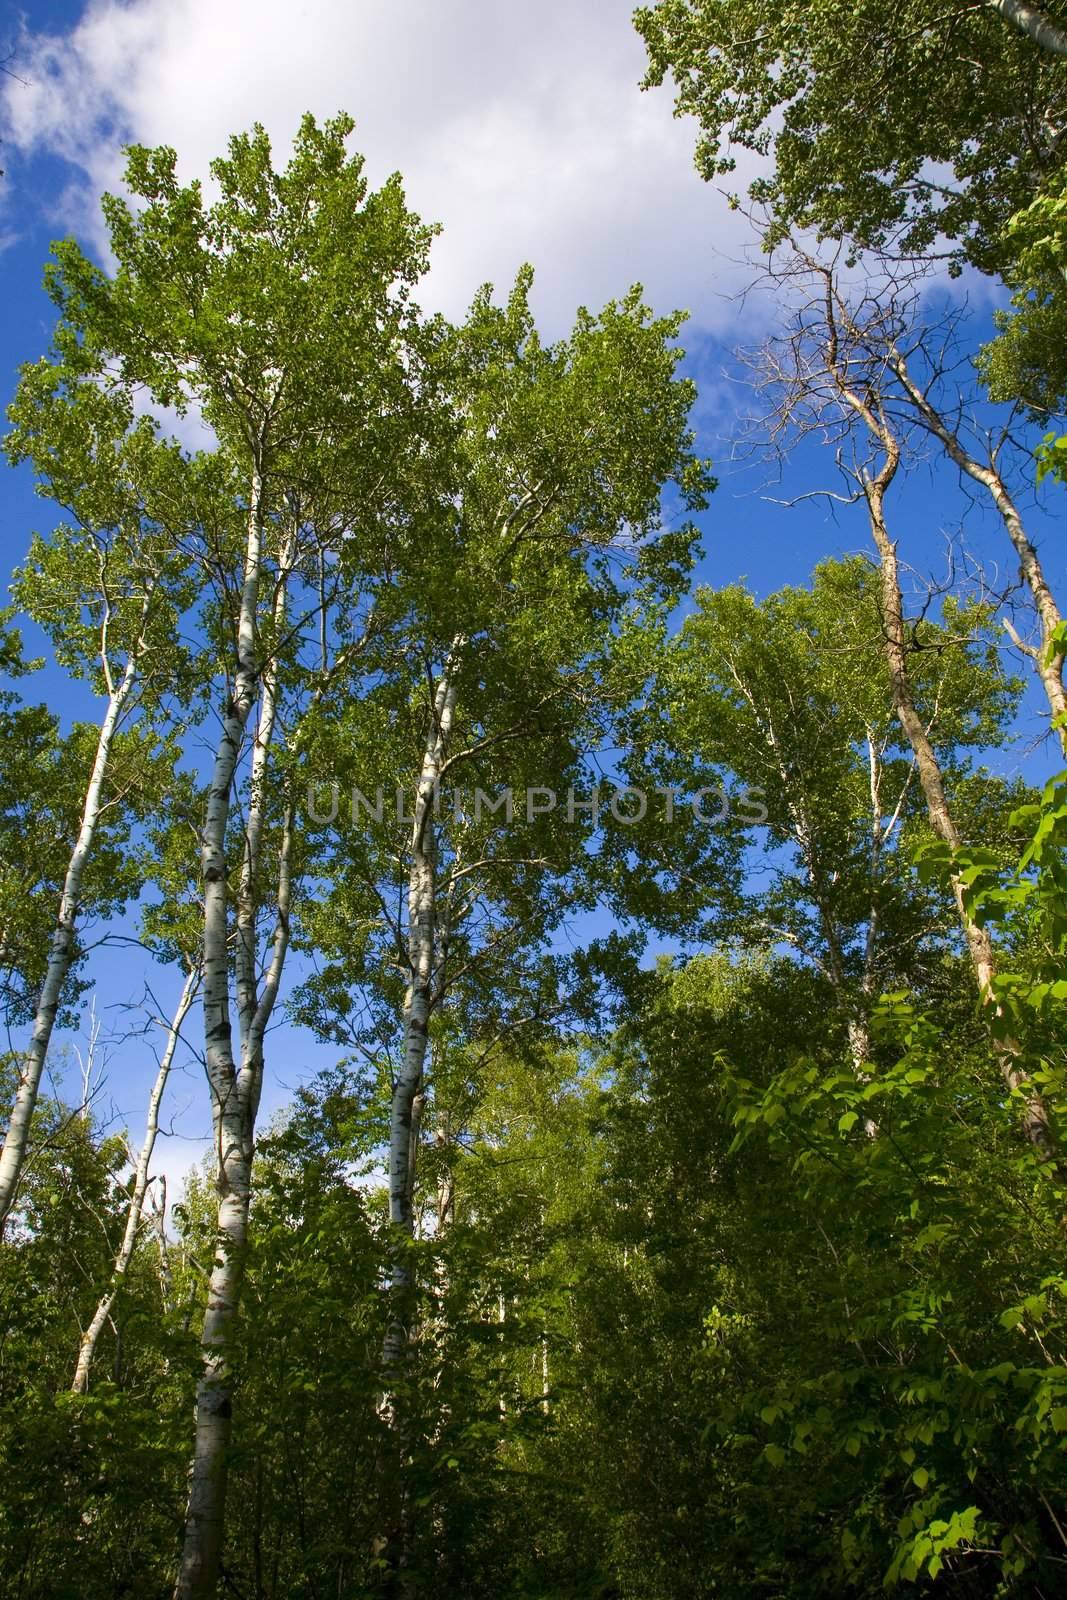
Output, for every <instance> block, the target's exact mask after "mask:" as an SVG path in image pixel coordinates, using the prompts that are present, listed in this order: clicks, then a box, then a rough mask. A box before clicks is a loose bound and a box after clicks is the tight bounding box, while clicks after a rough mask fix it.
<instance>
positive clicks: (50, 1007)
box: [0, 597, 149, 1233]
mask: <svg viewBox="0 0 1067 1600" xmlns="http://www.w3.org/2000/svg"><path fill="white" fill-rule="evenodd" d="M148 608H149V597H146V599H145V603H144V607H143V610H142V613H141V622H142V627H141V632H140V635H139V638H138V640H136V641H135V642H134V644H133V645H131V648H130V653H129V656H128V658H127V661H126V668H125V671H124V672H123V674H122V677H121V679H120V680H119V682H118V684H117V685H115V686H114V687H113V688H112V690H111V692H110V694H109V695H108V702H107V710H106V712H105V713H104V719H103V721H102V723H101V724H100V732H99V735H98V736H97V741H96V755H95V757H94V760H93V768H92V772H91V773H90V776H89V783H88V787H87V788H86V791H85V800H84V803H83V806H82V816H81V825H80V827H79V829H78V837H77V839H76V841H75V844H74V849H73V851H72V853H71V857H70V862H69V864H68V866H67V874H66V878H65V879H64V882H63V893H62V895H61V897H60V902H59V916H58V917H57V919H56V927H55V932H54V933H53V935H52V948H51V952H50V954H49V957H48V967H47V970H46V972H45V978H44V982H43V984H42V985H41V993H40V997H39V999H38V1001H37V1010H36V1013H35V1015H34V1019H33V1033H32V1036H31V1038H30V1045H29V1048H28V1050H27V1051H26V1053H25V1055H24V1056H23V1058H22V1061H21V1063H20V1066H19V1081H18V1088H17V1090H16V1092H15V1101H14V1104H13V1106H12V1108H11V1116H10V1119H9V1121H8V1125H7V1132H6V1134H5V1135H4V1147H3V1151H2V1152H0V1233H2V1232H3V1229H4V1225H5V1224H6V1222H7V1219H8V1216H9V1215H10V1212H11V1207H12V1205H13V1204H14V1201H15V1192H16V1190H17V1188H18V1182H19V1178H20V1176H21V1174H22V1168H23V1165H24V1163H25V1160H26V1150H27V1147H28V1145H29V1139H30V1126H31V1124H32V1121H33V1112H34V1107H35V1106H36V1104H37V1094H38V1090H39V1089H40V1085H41V1074H42V1073H43V1071H44V1064H45V1060H46V1058H47V1055H48V1047H49V1044H50V1043H51V1040H52V1030H53V1028H54V1027H55V1021H56V1014H57V1012H58V1010H59V1006H60V1002H61V1000H62V997H63V986H64V984H65V983H66V981H67V975H68V974H69V972H70V967H71V962H72V960H73V958H74V939H75V934H76V932H77V921H78V912H79V910H80V907H81V888H82V878H83V877H84V874H85V864H86V862H87V861H88V859H89V855H90V852H91V850H92V847H93V840H94V838H95V836H96V828H97V824H98V822H99V821H100V812H101V810H102V808H103V792H104V782H105V779H106V777H107V768H108V762H109V760H110V758H111V750H112V746H113V745H114V742H115V734H116V732H117V730H118V725H119V721H120V718H121V716H122V712H123V709H124V708H125V706H126V703H127V701H128V700H129V697H130V693H131V691H132V689H133V686H134V681H135V679H136V673H137V661H138V657H139V654H140V640H141V639H143V635H144V624H145V622H146V621H147V617H148ZM105 671H106V656H105Z"/></svg>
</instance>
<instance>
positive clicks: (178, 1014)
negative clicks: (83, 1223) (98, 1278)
mask: <svg viewBox="0 0 1067 1600" xmlns="http://www.w3.org/2000/svg"><path fill="white" fill-rule="evenodd" d="M199 982H200V971H199V968H197V967H194V968H192V969H191V970H190V972H189V975H188V977H187V978H186V980H185V986H184V988H183V989H182V992H181V998H180V999H179V1001H178V1007H177V1010H176V1011H175V1013H174V1017H173V1020H172V1022H171V1024H170V1028H169V1030H168V1033H167V1043H166V1047H165V1049H164V1051H163V1058H162V1060H161V1061H160V1063H159V1071H158V1072H157V1074H156V1081H155V1083H154V1084H153V1086H152V1093H151V1095H150V1096H149V1100H148V1117H147V1120H146V1123H145V1136H144V1143H143V1145H142V1146H141V1154H140V1156H139V1157H138V1161H137V1166H136V1169H135V1172H134V1180H133V1192H132V1194H131V1195H130V1208H129V1211H128V1212H127V1215H126V1229H125V1232H124V1233H123V1236H122V1243H121V1245H120V1246H119V1250H118V1254H117V1255H116V1257H115V1265H114V1267H113V1269H112V1272H111V1281H110V1283H109V1284H108V1287H107V1290H106V1292H105V1293H104V1294H103V1295H102V1296H101V1298H100V1303H99V1305H98V1306H97V1308H96V1310H95V1312H94V1313H93V1318H92V1321H91V1322H90V1323H89V1326H88V1328H86V1330H85V1332H84V1334H83V1335H82V1340H81V1345H80V1347H79V1350H78V1361H77V1365H76V1367H75V1369H74V1381H73V1383H72V1384H71V1388H72V1389H73V1391H74V1393H75V1394H85V1393H87V1391H88V1388H89V1373H90V1371H91V1369H92V1364H93V1356H94V1355H95V1353H96V1343H97V1340H98V1339H99V1337H100V1334H101V1332H102V1331H103V1327H104V1324H105V1323H106V1322H107V1319H108V1317H109V1316H110V1315H111V1308H112V1306H113V1305H114V1303H115V1299H116V1296H117V1295H118V1293H119V1291H120V1289H121V1288H122V1285H123V1282H124V1280H125V1277H126V1273H127V1271H128V1270H129V1265H130V1262H131V1261H132V1259H133V1252H134V1247H135V1245H136V1243H137V1235H138V1234H139V1233H140V1231H141V1217H142V1215H143V1212H144V1201H145V1192H146V1190H147V1188H148V1169H149V1167H150V1165H151V1162H152V1153H153V1151H154V1150H155V1144H156V1135H157V1133H158V1132H159V1107H160V1104H161V1102H162V1099H163V1091H164V1090H165V1089H166V1087H167V1079H168V1077H169V1076H170V1069H171V1065H172V1063H173V1061H174V1052H175V1050H176V1049H177V1046H178V1039H179V1037H180V1034H181V1028H182V1024H183V1022H184V1021H185V1018H186V1014H187V1013H188V1010H189V1007H190V1006H191V1005H192V1003H193V996H194V994H195V993H196V989H197V986H198V984H199Z"/></svg>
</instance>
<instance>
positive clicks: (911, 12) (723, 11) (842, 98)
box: [635, 0, 1067, 272]
mask: <svg viewBox="0 0 1067 1600" xmlns="http://www.w3.org/2000/svg"><path fill="white" fill-rule="evenodd" d="M1042 9H1043V11H1044V12H1045V13H1047V14H1048V15H1049V16H1051V17H1052V19H1053V20H1059V21H1060V22H1061V23H1062V21H1063V10H1062V7H1061V6H1059V5H1057V4H1051V5H1047V6H1044V7H1043V8H1042ZM635 21H636V25H637V28H638V31H639V32H640V33H641V35H642V37H643V38H644V41H645V43H646V45H647V47H648V52H649V63H650V65H649V71H648V75H647V77H646V79H645V83H646V86H647V85H653V84H660V83H662V82H663V81H664V79H665V78H666V77H667V75H668V74H669V75H670V77H671V79H672V82H673V83H674V85H675V86H676V96H677V98H676V104H677V109H678V111H679V112H680V113H685V114H689V115H692V116H695V117H696V119H697V123H698V126H699V141H698V144H697V166H698V169H699V170H700V172H701V173H702V174H703V176H704V177H705V178H709V179H712V178H717V177H720V176H724V175H728V174H729V173H731V172H732V171H733V170H734V166H735V163H736V161H737V159H738V153H739V152H744V153H747V152H751V153H752V154H754V155H756V156H757V157H759V158H761V160H760V161H759V162H758V163H754V165H756V170H757V174H758V175H757V176H756V177H755V179H754V180H753V181H752V182H751V184H750V186H749V194H750V196H751V197H752V199H753V200H754V201H755V202H756V203H758V204H761V205H766V206H768V207H769V209H770V212H771V215H772V218H773V228H772V232H771V234H770V236H769V240H768V242H771V241H773V240H774V239H775V238H776V237H779V238H780V237H781V235H782V233H784V232H786V231H788V230H789V229H790V228H793V227H815V228H816V229H818V230H819V231H820V232H821V233H822V234H824V235H828V236H830V237H832V238H841V237H842V236H844V237H847V238H851V239H854V240H855V241H856V242H857V243H858V244H859V245H861V246H865V247H866V246H873V247H883V246H887V245H888V246H891V247H892V248H893V249H895V250H898V251H900V252H901V253H902V254H905V255H915V254H921V253H926V252H935V251H938V250H940V249H941V248H943V245H942V241H945V240H947V241H949V248H950V250H951V252H952V256H951V259H952V260H953V261H954V262H955V263H957V265H958V263H959V262H960V260H962V259H967V260H969V261H972V262H974V263H975V264H976V265H978V266H979V267H981V268H982V269H983V270H985V271H997V272H999V271H1001V270H1002V269H1003V268H1002V264H1003V261H1004V252H1003V246H1002V238H1001V236H1002V234H1003V231H1004V228H1005V226H1006V224H1007V223H1008V220H1009V218H1011V217H1012V216H1013V215H1014V213H1016V212H1017V211H1019V210H1020V209H1021V208H1022V207H1024V206H1025V205H1027V204H1028V203H1029V202H1030V201H1031V200H1032V199H1033V198H1034V197H1035V195H1036V194H1037V193H1038V192H1039V191H1040V190H1041V189H1042V188H1043V186H1044V184H1045V183H1046V181H1047V180H1048V178H1049V177H1050V176H1051V175H1052V174H1053V173H1054V172H1055V171H1056V169H1057V167H1058V165H1059V163H1058V161H1057V158H1056V130H1057V129H1058V128H1059V127H1060V126H1061V124H1062V122H1063V116H1064V99H1065V95H1067V77H1065V74H1067V64H1065V62H1064V61H1063V60H1062V59H1061V58H1060V57H1058V56H1055V55H1052V54H1049V53H1046V52H1044V51H1042V50H1041V49H1040V48H1039V47H1038V45H1037V44H1035V43H1034V42H1033V41H1032V40H1031V39H1030V38H1029V37H1027V36H1025V35H1024V34H1023V33H1022V32H1019V31H1017V30H1016V29H1015V28H1013V27H1012V26H1011V24H1010V23H1009V22H1008V21H1007V20H1006V19H1005V18H1003V17H1001V16H999V15H997V13H996V11H995V10H994V8H993V7H992V6H990V5H971V4H969V3H968V0H951V3H948V4H945V3H942V0H906V3H904V4H901V5H898V6H895V7H893V8H892V9H890V8H888V7H886V6H885V5H884V4H882V3H881V0H863V3H861V4H856V3H854V0H820V3H819V4H816V5H812V4H810V3H808V0H791V3H786V4H779V3H773V0H769V3H757V4H752V3H750V0H659V3H658V4H655V5H651V6H643V7H641V8H639V9H638V11H637V12H636V15H635ZM768 156H769V157H770V160H769V161H768V160H767V159H766V158H767V157H768ZM761 168H762V170H760V169H761Z"/></svg>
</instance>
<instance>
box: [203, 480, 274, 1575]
mask: <svg viewBox="0 0 1067 1600" xmlns="http://www.w3.org/2000/svg"><path fill="white" fill-rule="evenodd" d="M290 548H291V547H290ZM281 565H282V567H283V570H280V571H279V583H278V588H277V590H276V594H275V620H276V621H277V620H278V619H279V618H280V617H281V616H283V615H284V607H285V592H286V583H285V580H286V578H287V577H288V571H287V570H284V558H283V563H282V564H281ZM262 572H263V479H262V473H261V471H260V469H259V467H258V464H257V467H256V469H255V471H254V472H253V477H252V484H251V492H250V495H249V513H248V533H247V543H246V551H245V563H244V578H243V584H242V593H241V606H240V613H239V618H238V629H237V656H236V672H235V674H234V679H233V692H232V695H231V698H230V701H229V704H228V705H227V707H226V711H225V714H224V717H223V724H222V731H221V735H220V738H219V743H218V746H217V748H216V754H215V766H214V771H213V774H212V781H211V788H210V792H209V797H208V805H207V813H206V818H205V824H204V831H203V840H202V850H201V859H202V867H203V878H204V1043H205V1061H206V1067H207V1077H208V1084H209V1088H210V1092H211V1102H212V1122H213V1127H214V1140H215V1159H216V1185H217V1189H218V1196H219V1202H218V1212H217V1232H216V1247H215V1259H214V1262H213V1265H212V1269H211V1275H210V1279H209V1283H208V1299H207V1307H206V1310H205V1312H204V1321H203V1325H202V1329H201V1336H200V1347H201V1374H200V1380H199V1383H198V1385H197V1394H196V1433H195V1442H194V1447H193V1460H192V1466H191V1470H190V1479H189V1496H188V1503H187V1509H186V1523H185V1539H184V1544H183V1549H182V1557H181V1564H180V1568H179V1572H178V1578H177V1582H176V1585H175V1589H174V1596H175V1600H208V1597H210V1596H212V1595H214V1593H215V1588H216V1585H217V1582H218V1576H219V1570H220V1564H221V1557H222V1539H223V1528H224V1516H225V1504H226V1478H227V1466H228V1461H227V1457H228V1452H229V1443H230V1434H231V1429H232V1417H233V1396H232V1385H231V1362H230V1346H231V1342H232V1337H233V1332H234V1324H235V1322H236V1318H237V1314H238V1309H239V1306H240V1297H241V1287H242V1279H243V1274H244V1260H245V1254H246V1248H247V1242H248V1213H249V1203H250V1199H251V1183H252V1160H253V1155H254V1148H255V1123H256V1114H257V1112H258V1109H259V1098H260V1093H261V1089H262V1079H263V1038H264V1033H265V1031H266V1027H267V1023H268V1022H269V1020H270V1016H271V1013H272V1011H273V1008H274V1003H275V1000H276V999H277V995H278V989H279V986H280V982H281V974H282V968H283V966H284V963H285V956H286V952H287V949H288V940H289V901H290V883H289V854H290V846H291V832H292V828H291V817H287V819H286V825H285V829H284V833H283V839H282V845H281V850H280V862H279V871H278V887H277V906H276V918H275V926H274V934H273V939H272V946H273V948H272V954H271V960H270V964H269V967H268V970H267V973H266V976H265V978H264V981H263V986H262V990H261V991H260V992H259V993H258V994H257V993H256V985H255V975H254V966H253V964H252V963H250V961H249V957H248V954H247V946H245V951H244V954H239V955H238V958H237V962H238V1016H239V1022H240V1028H241V1049H240V1065H239V1067H238V1065H237V1063H236V1062H235V1060H234V1052H233V1037H232V1031H231V1018H230V987H229V950H228V939H227V912H228V883H227V880H228V863H227V860H226V826H227V821H228V818H229V809H230V799H231V791H232V788H233V783H234V778H235V775H236V770H237V764H238V760H239V758H240V751H241V745H242V742H243V739H244V733H245V728H246V726H247V723H248V718H249V716H250V714H251V710H252V706H253V704H254V703H255V700H256V696H257V694H260V693H261V694H262V701H261V710H262V714H261V719H260V728H259V731H258V733H257V740H256V746H255V749H254V752H253V768H254V770H253V786H252V793H251V797H250V804H249V819H248V827H247V830H246V835H245V845H244V850H243V860H242V872H241V883H242V891H241V893H242V894H243V895H244V896H245V899H246V901H247V898H248V895H249V893H251V892H252V891H251V890H250V889H249V886H254V885H255V882H256V877H257V869H258V866H259V860H258V853H259V841H260V840H261V838H262V820H263V805H264V801H265V793H264V786H263V779H264V776H265V768H264V763H265V761H266V758H267V752H268V749H269V743H270V737H272V736H273V731H274V724H275V712H276V705H277V663H276V662H275V663H274V664H273V665H272V666H268V667H263V666H261V664H260V662H259V661H258V658H257V616H258V608H259V597H260V588H261V583H262ZM239 915H244V917H245V919H246V922H245V927H244V929H243V932H242V935H241V936H240V937H239V939H238V950H239V952H240V951H241V947H242V939H243V937H245V936H246V935H247V933H248V920H247V919H248V917H249V916H250V917H251V925H252V929H253V933H254V922H255V906H254V904H253V905H252V906H251V908H249V906H248V904H247V903H246V904H244V905H243V906H240V907H239ZM252 962H253V963H254V955H253V958H252Z"/></svg>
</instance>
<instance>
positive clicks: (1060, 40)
mask: <svg viewBox="0 0 1067 1600" xmlns="http://www.w3.org/2000/svg"><path fill="white" fill-rule="evenodd" d="M986 4H987V5H991V6H992V7H993V10H994V11H999V12H1000V14H1001V16H1002V17H1004V18H1005V20H1006V21H1008V22H1010V23H1011V24H1012V26H1013V27H1016V28H1018V29H1019V32H1020V33H1025V34H1026V36H1027V37H1028V38H1030V39H1032V40H1033V41H1034V43H1035V44H1037V45H1040V46H1041V49H1042V50H1047V51H1049V52H1050V54H1052V55H1055V56H1067V32H1065V31H1064V30H1063V29H1062V28H1061V27H1059V26H1058V25H1057V24H1056V23H1055V22H1053V20H1052V18H1051V17H1050V16H1049V15H1048V13H1047V12H1045V11H1042V10H1041V9H1040V7H1038V6H1032V5H1030V4H1029V3H1028V0H986Z"/></svg>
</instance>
